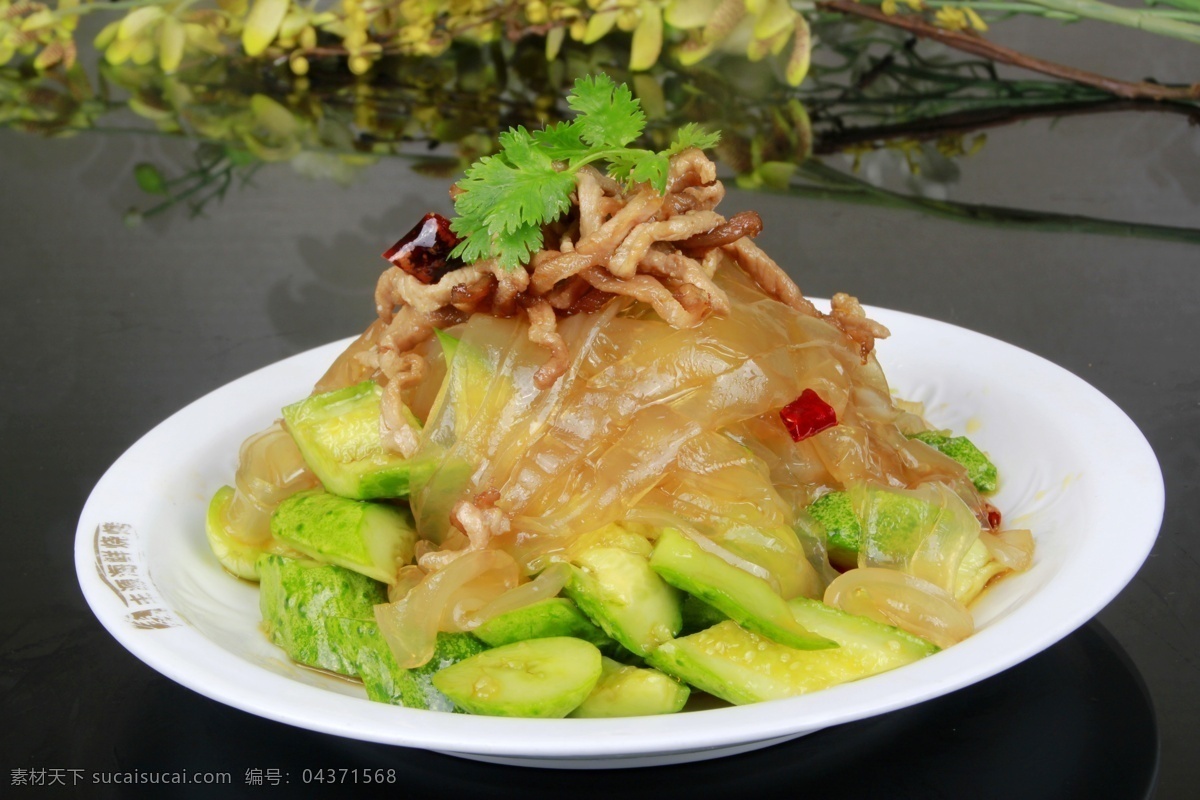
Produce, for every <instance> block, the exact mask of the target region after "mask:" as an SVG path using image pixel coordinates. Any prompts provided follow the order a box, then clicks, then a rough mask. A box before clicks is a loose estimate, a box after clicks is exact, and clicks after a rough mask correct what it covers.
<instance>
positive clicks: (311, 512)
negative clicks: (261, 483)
mask: <svg viewBox="0 0 1200 800" xmlns="http://www.w3.org/2000/svg"><path fill="white" fill-rule="evenodd" d="M377 525H384V526H387V527H388V528H394V529H395V531H396V537H395V539H394V542H393V543H392V547H391V552H390V554H384V555H385V561H387V562H388V563H379V559H378V556H379V555H380V554H377V553H373V552H372V548H371V544H370V543H369V542H368V541H367V536H368V535H370V534H371V533H372V531H371V530H368V528H369V527H372V526H377ZM271 533H272V535H273V536H274V537H275V538H276V539H278V540H279V541H281V542H284V543H285V544H288V545H290V546H291V547H293V548H295V549H296V550H298V551H300V552H301V553H303V554H304V555H306V556H308V557H310V558H314V559H316V560H318V561H323V562H331V563H334V564H336V565H338V566H340V567H345V568H346V569H352V570H354V571H355V572H361V573H362V574H364V575H366V576H367V577H370V578H374V579H375V580H378V581H383V582H384V583H394V582H395V580H396V571H397V570H398V569H399V568H400V566H401V565H402V564H406V563H409V562H411V561H412V556H413V549H414V547H415V545H416V540H417V534H416V529H415V528H414V526H413V522H412V516H411V515H410V514H408V512H406V511H402V510H401V509H399V508H395V507H393V506H388V505H383V504H380V503H368V502H364V501H362V500H351V499H349V498H345V497H341V496H339V495H336V494H331V493H329V492H322V491H320V490H313V491H307V492H298V493H297V494H294V495H292V496H291V497H289V498H287V499H286V500H284V501H283V502H282V503H280V504H279V507H278V508H276V509H275V513H273V514H272V515H271Z"/></svg>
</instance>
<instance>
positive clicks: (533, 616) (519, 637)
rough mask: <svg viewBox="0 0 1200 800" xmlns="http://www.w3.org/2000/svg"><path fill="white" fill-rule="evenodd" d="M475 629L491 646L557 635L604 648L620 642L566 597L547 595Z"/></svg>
mask: <svg viewBox="0 0 1200 800" xmlns="http://www.w3.org/2000/svg"><path fill="white" fill-rule="evenodd" d="M472 633H474V634H475V635H476V636H478V637H479V638H480V639H482V640H483V641H484V642H486V643H487V644H489V645H491V646H492V647H503V646H504V645H506V644H512V643H513V642H520V641H524V640H526V639H547V638H550V637H555V636H569V637H573V638H575V639H583V640H584V641H585V642H589V643H590V644H594V645H596V647H598V648H600V650H601V652H604V651H605V650H608V649H611V648H612V647H615V646H618V645H617V643H616V642H614V641H613V640H612V639H611V638H610V637H609V636H608V635H607V634H606V633H605V632H604V631H602V630H601V629H600V628H598V627H596V625H594V624H593V623H592V621H591V620H590V619H588V618H587V616H586V615H584V613H583V612H582V611H580V610H579V608H578V607H577V606H576V605H575V604H574V603H572V602H571V601H570V600H568V599H567V598H565V597H548V598H546V599H545V600H539V601H538V602H536V603H532V604H531V605H528V606H525V607H524V608H518V609H515V610H513V611H509V612H508V613H507V614H501V615H500V616H498V617H493V618H492V619H489V620H488V621H487V622H485V623H483V624H482V625H480V626H479V627H478V628H476V629H475V630H474V631H472Z"/></svg>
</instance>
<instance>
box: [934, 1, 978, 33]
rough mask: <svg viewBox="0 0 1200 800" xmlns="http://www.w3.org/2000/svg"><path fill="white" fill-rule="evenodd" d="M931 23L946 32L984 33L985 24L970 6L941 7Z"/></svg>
mask: <svg viewBox="0 0 1200 800" xmlns="http://www.w3.org/2000/svg"><path fill="white" fill-rule="evenodd" d="M933 22H934V24H935V25H937V26H938V27H939V28H945V29H946V30H948V31H965V30H968V29H971V28H973V29H975V30H977V31H981V32H982V31H986V30H987V29H988V26H987V23H985V22H984V21H983V19H982V18H981V17H980V16H979V14H977V13H976V12H975V9H973V8H971V7H970V6H967V5H963V6H942V7H941V8H939V9H938V10H937V14H935V15H934V17H933Z"/></svg>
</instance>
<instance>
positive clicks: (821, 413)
mask: <svg viewBox="0 0 1200 800" xmlns="http://www.w3.org/2000/svg"><path fill="white" fill-rule="evenodd" d="M779 418H780V419H782V420H783V424H784V427H786V428H787V431H788V433H789V434H791V436H792V441H793V442H802V441H804V440H805V439H807V438H808V437H810V436H812V435H813V434H817V433H820V432H821V431H823V430H825V429H826V428H832V427H833V426H834V425H837V412H835V411H834V410H833V406H831V405H829V403H826V402H825V401H824V400H822V399H821V396H820V395H819V394H817V393H816V392H814V391H813V390H812V389H805V390H804V391H803V392H801V393H800V396H799V397H797V398H796V399H795V400H793V401H792V402H790V403H788V404H787V405H786V406H784V407H783V408H782V409H781V410H780V411H779Z"/></svg>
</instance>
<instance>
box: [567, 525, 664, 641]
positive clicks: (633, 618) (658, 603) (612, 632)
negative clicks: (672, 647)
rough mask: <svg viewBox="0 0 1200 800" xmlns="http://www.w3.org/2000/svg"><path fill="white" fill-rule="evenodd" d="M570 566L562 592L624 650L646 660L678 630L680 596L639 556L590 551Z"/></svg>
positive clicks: (611, 549) (607, 550)
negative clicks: (569, 576)
mask: <svg viewBox="0 0 1200 800" xmlns="http://www.w3.org/2000/svg"><path fill="white" fill-rule="evenodd" d="M575 563H576V564H577V566H575V567H572V568H571V579H570V580H569V581H568V582H567V585H566V587H565V588H564V590H563V591H564V592H566V594H567V596H568V597H570V598H571V599H572V600H574V601H575V603H576V605H578V606H579V608H580V610H581V611H583V613H585V614H587V615H588V617H590V618H591V620H592V622H594V623H596V624H597V625H599V626H600V627H601V628H602V629H603V630H604V632H605V633H607V634H608V635H609V636H611V637H612V638H614V639H616V640H617V641H618V642H620V643H621V644H622V645H623V646H624V647H625V648H626V649H628V650H629V651H631V652H633V653H635V654H636V655H639V656H645V655H646V654H647V653H649V652H650V651H651V650H653V649H654V648H655V647H657V646H658V645H660V644H662V643H663V642H665V641H669V640H670V639H671V638H672V637H674V636H676V635H678V633H679V631H680V630H681V629H682V627H683V619H682V617H681V615H680V607H679V606H680V595H679V592H677V591H676V590H675V589H673V588H672V587H670V586H668V585H667V584H666V583H665V582H664V581H663V579H662V578H660V577H659V576H658V575H656V574H655V573H654V570H652V569H650V564H649V563H648V562H647V561H646V559H645V558H644V557H642V556H640V555H637V554H636V553H631V552H629V551H628V550H624V549H622V548H619V547H593V548H592V549H590V550H586V551H584V552H583V553H580V554H578V555H577V556H576V557H575Z"/></svg>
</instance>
